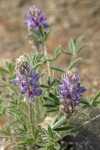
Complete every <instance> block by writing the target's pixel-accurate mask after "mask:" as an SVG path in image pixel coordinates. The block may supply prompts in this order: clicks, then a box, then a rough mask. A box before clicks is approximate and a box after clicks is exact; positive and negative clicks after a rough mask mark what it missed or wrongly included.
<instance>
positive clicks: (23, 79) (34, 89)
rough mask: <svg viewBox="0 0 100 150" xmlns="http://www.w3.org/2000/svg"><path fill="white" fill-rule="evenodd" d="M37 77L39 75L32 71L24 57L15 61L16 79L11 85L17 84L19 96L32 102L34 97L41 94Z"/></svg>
mask: <svg viewBox="0 0 100 150" xmlns="http://www.w3.org/2000/svg"><path fill="white" fill-rule="evenodd" d="M39 77H40V76H39V73H36V72H34V71H33V69H32V68H31V67H30V65H29V63H28V62H27V60H26V59H25V57H24V56H20V57H19V58H18V59H17V60H16V78H15V79H14V80H13V83H14V84H18V85H19V86H20V92H21V94H26V95H27V96H28V98H29V99H30V100H31V101H32V102H33V101H34V96H38V95H41V94H42V90H41V89H39V88H38V87H39V85H38V80H39Z"/></svg>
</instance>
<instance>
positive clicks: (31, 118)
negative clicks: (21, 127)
mask: <svg viewBox="0 0 100 150" xmlns="http://www.w3.org/2000/svg"><path fill="white" fill-rule="evenodd" d="M30 122H31V125H32V132H33V133H34V125H33V110H32V103H31V102H30Z"/></svg>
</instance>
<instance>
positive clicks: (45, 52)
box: [44, 43, 51, 77]
mask: <svg viewBox="0 0 100 150" xmlns="http://www.w3.org/2000/svg"><path fill="white" fill-rule="evenodd" d="M44 55H45V57H47V49H46V44H45V43H44ZM47 67H48V75H49V77H50V75H51V74H50V64H49V61H47Z"/></svg>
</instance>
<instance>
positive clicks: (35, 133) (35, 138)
mask: <svg viewBox="0 0 100 150" xmlns="http://www.w3.org/2000/svg"><path fill="white" fill-rule="evenodd" d="M38 136H39V129H36V130H35V132H34V140H37V138H38Z"/></svg>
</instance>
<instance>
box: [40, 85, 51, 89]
mask: <svg viewBox="0 0 100 150" xmlns="http://www.w3.org/2000/svg"><path fill="white" fill-rule="evenodd" d="M40 87H42V88H47V89H48V88H49V86H48V85H44V84H41V85H40Z"/></svg>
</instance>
